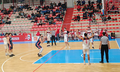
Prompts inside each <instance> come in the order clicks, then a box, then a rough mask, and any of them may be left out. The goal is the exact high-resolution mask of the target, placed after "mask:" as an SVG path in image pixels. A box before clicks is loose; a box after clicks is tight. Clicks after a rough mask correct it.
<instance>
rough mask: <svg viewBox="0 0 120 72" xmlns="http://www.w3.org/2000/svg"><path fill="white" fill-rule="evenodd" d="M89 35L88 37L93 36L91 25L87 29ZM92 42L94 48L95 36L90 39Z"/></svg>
mask: <svg viewBox="0 0 120 72" xmlns="http://www.w3.org/2000/svg"><path fill="white" fill-rule="evenodd" d="M87 35H88V37H90V36H92V30H91V29H90V27H88V29H87ZM90 42H91V43H92V48H93V49H94V45H93V38H91V39H90Z"/></svg>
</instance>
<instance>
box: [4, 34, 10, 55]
mask: <svg viewBox="0 0 120 72" xmlns="http://www.w3.org/2000/svg"><path fill="white" fill-rule="evenodd" d="M7 38H8V33H6V34H5V37H4V38H3V41H4V47H5V55H6V56H7V55H9V54H8V53H7V50H8V41H7Z"/></svg>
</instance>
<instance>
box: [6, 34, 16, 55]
mask: <svg viewBox="0 0 120 72" xmlns="http://www.w3.org/2000/svg"><path fill="white" fill-rule="evenodd" d="M8 35H9V37H8V38H7V39H8V47H9V53H10V54H9V57H13V56H15V55H14V54H13V42H12V34H11V33H9V34H8Z"/></svg>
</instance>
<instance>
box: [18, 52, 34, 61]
mask: <svg viewBox="0 0 120 72" xmlns="http://www.w3.org/2000/svg"><path fill="white" fill-rule="evenodd" d="M30 54H34V53H29V54H25V55H23V56H21V57H20V58H19V59H20V60H21V61H26V62H33V61H28V60H23V59H22V57H24V56H27V55H30Z"/></svg>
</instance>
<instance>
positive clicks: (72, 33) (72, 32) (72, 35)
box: [71, 30, 75, 40]
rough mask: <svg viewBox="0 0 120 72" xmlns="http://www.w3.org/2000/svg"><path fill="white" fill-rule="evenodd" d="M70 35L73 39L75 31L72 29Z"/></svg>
mask: <svg viewBox="0 0 120 72" xmlns="http://www.w3.org/2000/svg"><path fill="white" fill-rule="evenodd" d="M71 37H72V40H74V37H75V33H74V31H73V30H72V31H71Z"/></svg>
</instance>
